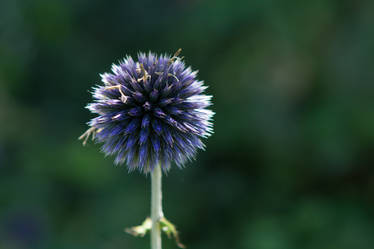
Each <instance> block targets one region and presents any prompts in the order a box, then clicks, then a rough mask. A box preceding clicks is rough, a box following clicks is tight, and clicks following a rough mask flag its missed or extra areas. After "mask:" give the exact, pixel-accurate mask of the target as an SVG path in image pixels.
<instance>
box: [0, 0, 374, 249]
mask: <svg viewBox="0 0 374 249" xmlns="http://www.w3.org/2000/svg"><path fill="white" fill-rule="evenodd" d="M373 13H374V1H361V0H360V1H349V0H335V1H329V0H315V1H296V0H294V1H292V0H286V1H271V0H252V1H248V0H242V1H223V0H190V1H188V0H176V1H151V0H145V1H124V0H115V1H94V0H33V1H31V0H30V1H27V0H24V1H21V0H1V1H0V249H50V248H54V249H96V248H97V249H119V248H129V249H138V248H139V249H140V248H142V249H145V248H149V238H148V236H147V238H145V239H139V238H134V237H132V236H130V235H128V234H125V233H124V232H123V229H124V228H125V227H129V226H133V225H137V224H140V222H141V221H142V220H143V219H144V218H145V217H146V216H147V215H148V214H149V202H150V179H149V177H144V176H143V175H141V174H139V173H137V172H134V173H131V174H127V170H126V168H125V167H114V166H113V158H104V156H103V154H101V153H100V152H99V145H95V144H92V143H91V144H89V145H88V146H86V147H83V146H82V145H81V142H80V141H78V140H77V138H78V136H79V135H80V134H82V133H83V132H84V131H85V130H86V129H87V126H86V124H85V123H86V122H87V121H88V120H89V119H90V118H92V117H93V115H91V114H90V113H89V112H88V110H86V109H84V106H85V105H86V104H87V103H88V102H90V101H91V96H90V94H89V93H88V90H89V89H90V88H91V87H92V86H93V85H94V84H97V83H99V81H100V77H99V73H103V72H106V71H109V70H110V66H111V64H112V63H113V62H118V60H120V59H121V58H123V57H124V56H125V55H126V54H129V55H132V56H135V55H136V53H137V52H138V51H149V50H151V51H154V52H157V53H164V52H168V53H174V52H175V51H176V50H177V49H178V48H180V47H181V48H183V55H184V56H185V58H186V59H185V60H186V63H187V64H190V65H192V67H193V68H194V69H199V71H200V72H199V78H200V79H203V80H204V81H205V82H206V84H207V85H209V89H208V93H209V94H213V95H214V99H213V101H214V106H213V109H214V111H215V112H216V113H217V114H216V116H215V122H214V124H215V126H214V129H215V134H214V135H213V136H212V137H211V138H210V139H208V140H206V144H207V150H206V151H205V152H200V153H199V154H198V157H197V160H196V161H195V162H193V163H189V165H188V166H187V167H186V168H185V169H184V170H179V169H177V168H176V167H174V168H173V169H172V170H171V171H170V173H169V174H168V176H167V177H164V182H163V184H164V186H163V187H164V211H165V214H166V216H167V217H168V218H169V219H170V220H172V221H173V222H174V223H175V224H176V225H177V226H178V228H179V230H180V232H181V239H182V241H183V242H184V243H185V244H187V246H188V248H191V249H209V248H214V249H216V248H224V249H226V248H230V249H315V248H318V249H352V248H354V249H370V248H373V245H374V215H373V212H374V197H373V195H374V170H373V167H372V165H373V162H374V156H373V148H374V70H373V67H374V29H373V26H374V15H373ZM164 248H176V246H175V243H174V242H173V241H170V240H167V239H166V238H165V239H164Z"/></svg>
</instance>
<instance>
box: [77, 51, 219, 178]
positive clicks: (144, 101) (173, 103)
mask: <svg viewBox="0 0 374 249" xmlns="http://www.w3.org/2000/svg"><path fill="white" fill-rule="evenodd" d="M179 52H180V50H178V51H177V53H176V54H174V56H169V55H161V56H157V55H155V54H153V53H151V52H149V53H148V54H144V53H139V54H138V58H137V59H138V60H137V61H134V60H133V59H132V58H131V57H130V56H127V57H126V58H125V59H123V60H122V61H120V63H119V65H116V64H113V66H112V72H110V73H104V74H102V75H101V79H102V82H103V84H102V85H98V86H96V87H94V88H93V98H94V101H93V103H90V104H88V105H87V108H88V109H89V110H90V111H91V112H92V113H95V114H98V116H97V117H95V118H93V119H92V120H91V121H90V122H89V123H88V124H89V126H90V128H89V129H88V130H87V132H85V133H84V134H83V135H82V136H81V139H84V144H85V142H86V140H87V139H88V137H89V136H90V135H92V137H93V139H95V140H96V141H97V142H102V143H104V144H103V146H102V151H103V152H104V153H105V154H106V155H116V156H115V163H116V164H122V163H125V164H127V166H128V168H129V170H135V169H138V170H140V171H142V172H144V173H147V172H150V171H152V169H153V168H154V167H155V166H156V165H157V164H161V166H162V169H163V170H164V171H167V170H168V169H169V168H170V163H171V162H175V163H176V164H177V165H178V166H179V167H182V166H183V164H184V163H185V162H186V161H187V160H191V159H193V158H194V156H195V154H196V151H197V149H203V148H204V144H203V143H202V141H201V139H200V138H204V137H208V136H210V135H211V133H212V123H211V119H212V116H213V114H214V113H213V112H212V111H211V110H209V109H207V107H208V106H210V105H211V97H212V96H208V95H205V94H203V92H204V90H205V89H206V88H207V87H206V86H204V84H203V82H202V81H199V80H197V79H196V74H197V72H196V71H192V69H191V68H190V67H186V66H185V64H184V62H183V61H182V58H180V57H178V55H179Z"/></svg>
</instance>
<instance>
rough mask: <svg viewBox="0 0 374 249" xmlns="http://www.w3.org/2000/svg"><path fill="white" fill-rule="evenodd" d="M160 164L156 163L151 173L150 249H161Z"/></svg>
mask: <svg viewBox="0 0 374 249" xmlns="http://www.w3.org/2000/svg"><path fill="white" fill-rule="evenodd" d="M161 177H162V171H161V166H160V165H157V166H156V167H155V168H154V169H153V171H152V173H151V181H152V197H151V219H152V230H151V249H161V228H160V220H161V219H162V218H163V216H164V214H163V212H162V191H161Z"/></svg>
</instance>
